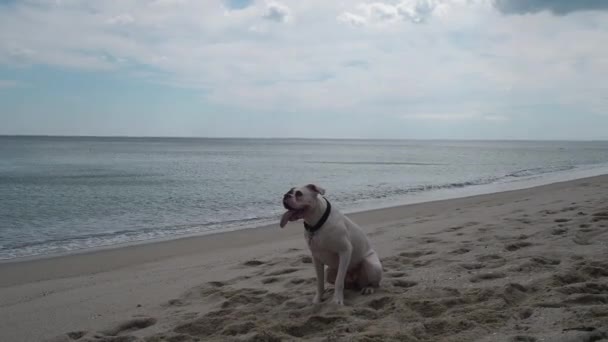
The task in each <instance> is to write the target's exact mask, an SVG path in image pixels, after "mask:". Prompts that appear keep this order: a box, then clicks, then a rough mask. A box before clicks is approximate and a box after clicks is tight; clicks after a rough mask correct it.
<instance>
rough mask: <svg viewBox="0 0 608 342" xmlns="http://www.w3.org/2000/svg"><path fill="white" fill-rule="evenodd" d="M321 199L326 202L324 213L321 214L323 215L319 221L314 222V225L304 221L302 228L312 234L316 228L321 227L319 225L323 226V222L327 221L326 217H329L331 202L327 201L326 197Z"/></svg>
mask: <svg viewBox="0 0 608 342" xmlns="http://www.w3.org/2000/svg"><path fill="white" fill-rule="evenodd" d="M323 199H324V200H325V202H326V203H327V208H325V213H324V214H323V216H322V217H321V219H320V220H319V222H317V224H315V225H314V226H311V225H309V224H308V223H306V222H304V228H305V229H306V231H307V232H309V233H310V234H314V233H315V232H316V231H317V230H319V229H321V227H323V225H324V224H325V222H327V219H328V218H329V214H331V204H330V203H329V201H328V200H327V198H325V197H323Z"/></svg>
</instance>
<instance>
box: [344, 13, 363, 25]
mask: <svg viewBox="0 0 608 342" xmlns="http://www.w3.org/2000/svg"><path fill="white" fill-rule="evenodd" d="M337 19H338V21H341V22H343V23H346V24H349V25H352V26H365V25H366V24H367V19H365V18H364V17H363V16H360V15H357V14H353V13H350V12H344V13H342V14H340V15H339V16H338V18H337Z"/></svg>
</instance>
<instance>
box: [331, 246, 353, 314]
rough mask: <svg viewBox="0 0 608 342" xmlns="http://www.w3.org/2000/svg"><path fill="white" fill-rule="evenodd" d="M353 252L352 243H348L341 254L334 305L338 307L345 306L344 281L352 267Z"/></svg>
mask: <svg viewBox="0 0 608 342" xmlns="http://www.w3.org/2000/svg"><path fill="white" fill-rule="evenodd" d="M352 251H353V248H352V246H351V245H350V242H347V243H346V244H345V249H344V250H342V251H341V252H340V253H339V255H340V263H339V265H338V274H337V275H336V283H335V286H334V303H336V304H338V305H344V279H345V278H346V272H347V271H348V266H349V265H350V258H351V255H352Z"/></svg>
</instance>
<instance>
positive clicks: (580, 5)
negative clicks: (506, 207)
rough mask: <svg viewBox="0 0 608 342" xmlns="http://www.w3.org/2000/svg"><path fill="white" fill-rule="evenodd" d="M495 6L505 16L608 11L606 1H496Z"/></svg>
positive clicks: (607, 2)
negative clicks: (546, 12)
mask: <svg viewBox="0 0 608 342" xmlns="http://www.w3.org/2000/svg"><path fill="white" fill-rule="evenodd" d="M494 5H495V6H496V8H497V9H498V10H499V11H500V12H502V13H504V14H528V13H537V12H541V11H550V12H551V13H553V14H556V15H566V14H569V13H572V12H576V11H594V10H608V1H606V0H495V1H494Z"/></svg>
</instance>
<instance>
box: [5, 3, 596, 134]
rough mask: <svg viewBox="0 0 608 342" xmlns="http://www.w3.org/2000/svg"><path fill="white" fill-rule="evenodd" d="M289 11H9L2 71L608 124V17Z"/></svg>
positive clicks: (120, 6)
mask: <svg viewBox="0 0 608 342" xmlns="http://www.w3.org/2000/svg"><path fill="white" fill-rule="evenodd" d="M279 1H280V4H279V3H276V2H264V1H255V2H252V3H251V4H250V5H249V6H248V7H246V8H243V9H239V10H234V9H229V8H227V6H226V3H225V1H224V0H216V1H212V0H209V1H186V0H153V1H152V0H151V1H145V2H142V1H141V0H107V1H90V2H86V5H85V4H84V2H82V1H75V0H73V1H68V0H63V1H62V2H61V5H58V2H56V1H55V0H48V1H45V0H35V2H34V0H29V1H22V2H15V3H14V4H12V5H11V6H7V7H2V11H0V68H5V69H6V70H11V72H10V73H7V74H5V78H6V77H9V76H8V75H10V77H11V78H12V77H13V74H18V73H19V71H18V70H21V69H23V68H24V67H28V66H38V65H43V66H45V67H48V68H50V69H53V68H54V69H55V70H65V69H71V70H72V71H74V70H76V71H80V70H86V71H87V73H86V74H88V75H95V72H99V74H102V75H108V74H110V75H114V76H115V78H116V79H117V80H120V81H124V82H141V83H146V82H149V83H153V84H154V85H158V84H161V85H162V86H166V87H176V88H180V89H182V88H187V89H189V90H192V91H193V92H197V94H199V95H198V96H200V98H201V99H202V100H201V101H204V103H205V104H206V105H209V107H212V106H218V107H220V108H230V109H231V110H234V111H236V112H243V111H244V110H246V111H247V112H249V110H251V112H252V113H253V112H256V111H257V112H259V113H274V112H281V111H291V112H300V113H308V112H312V111H316V112H318V113H328V112H331V113H347V114H343V115H345V116H347V115H351V114H352V115H361V116H364V115H366V113H367V115H369V116H371V115H376V114H378V113H382V115H387V116H388V115H390V116H391V117H392V118H400V117H401V116H404V115H405V116H407V114H412V115H413V114H417V113H423V114H425V113H426V114H425V115H421V114H417V115H418V116H417V117H418V118H419V120H421V119H422V118H423V117H424V118H425V120H431V119H433V120H461V121H462V122H467V120H469V121H471V120H483V122H486V121H487V122H500V121H501V120H504V119H506V118H511V116H512V115H520V112H526V113H527V114H526V115H528V114H529V115H533V112H534V110H535V108H538V106H537V104H539V103H541V104H542V103H548V102H550V103H558V104H559V105H560V106H563V107H565V106H568V108H573V109H574V108H576V109H577V110H576V112H577V113H578V112H584V111H591V110H593V111H595V112H598V113H599V112H601V111H603V113H606V112H608V104H607V103H606V101H604V102H598V100H597V99H599V98H605V94H607V93H608V89H607V86H606V82H603V75H606V74H608V62H607V61H606V59H605V58H604V56H606V55H608V46H605V45H602V44H598V42H601V41H605V40H607V39H608V33H607V32H608V12H601V11H596V12H585V13H580V16H552V15H536V16H506V15H503V14H501V13H500V12H499V11H497V10H496V9H495V8H494V7H493V6H492V3H491V1H493V0H487V1H486V2H485V3H486V5H487V7H484V6H477V4H478V3H482V2H483V1H482V0H449V1H448V0H436V1H431V0H425V1H422V0H412V1H405V0H395V1H390V2H389V0H384V1H372V2H364V1H363V0H362V1H361V2H364V3H363V4H360V3H358V2H355V3H354V5H353V2H349V1H328V0H307V1H299V0H279ZM40 4H47V5H44V6H42V5H40ZM294 14H297V20H293V21H292V20H291V19H290V18H293V15H294ZM108 18H111V19H113V20H112V22H113V23H115V24H114V25H109V22H108V20H109V19H108ZM131 19H132V20H131ZM336 19H337V20H336ZM285 21H289V22H290V24H289V25H275V22H285ZM119 23H120V24H121V25H119ZM411 23H418V25H413V24H411ZM422 23H424V24H422ZM350 25H352V26H365V27H368V28H370V29H358V30H354V29H352V28H351V27H349V26H350ZM40 27H44V28H45V29H44V30H41V29H39V28H40ZM376 28H380V29H376ZM572 42H576V44H572ZM564 46H568V48H567V49H564ZM12 70H16V71H14V72H13V71H12ZM91 71H92V72H91ZM107 71H109V72H107ZM25 81H26V82H27V80H25ZM581 85H585V86H584V87H583V86H581ZM5 87H6V86H5ZM594 99H595V100H594ZM566 100H567V101H566ZM590 104H593V107H591V105H590ZM573 112H574V110H573ZM468 113H492V114H491V115H490V114H488V115H485V116H483V117H482V116H481V114H476V115H472V114H468ZM494 113H495V114H494ZM513 113H515V114H513ZM252 115H253V114H252ZM378 115H380V114H378ZM522 115H523V114H522ZM396 120H398V119H396Z"/></svg>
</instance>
